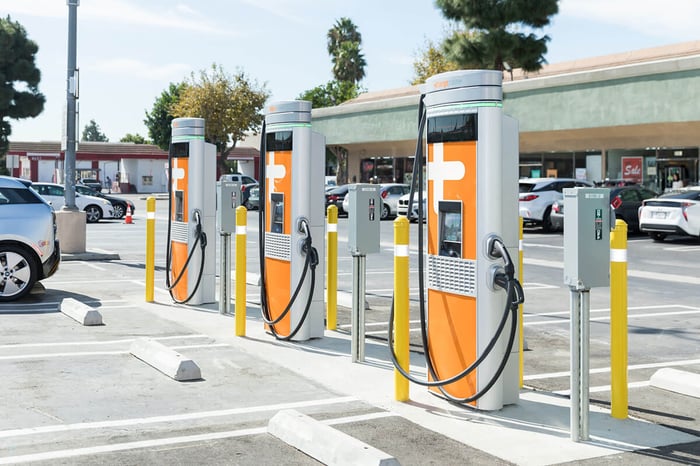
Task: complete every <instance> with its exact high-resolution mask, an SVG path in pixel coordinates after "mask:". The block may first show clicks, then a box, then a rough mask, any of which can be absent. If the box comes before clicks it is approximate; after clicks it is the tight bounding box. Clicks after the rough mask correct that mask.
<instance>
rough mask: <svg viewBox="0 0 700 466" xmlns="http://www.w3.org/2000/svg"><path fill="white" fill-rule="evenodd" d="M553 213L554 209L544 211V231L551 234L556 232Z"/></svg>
mask: <svg viewBox="0 0 700 466" xmlns="http://www.w3.org/2000/svg"><path fill="white" fill-rule="evenodd" d="M551 213H552V208H551V207H547V210H545V211H544V215H543V216H542V231H544V232H546V233H549V232H550V231H552V230H554V226H553V225H552V218H551V216H550V214H551Z"/></svg>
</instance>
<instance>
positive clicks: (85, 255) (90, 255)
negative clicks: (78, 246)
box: [61, 251, 121, 262]
mask: <svg viewBox="0 0 700 466" xmlns="http://www.w3.org/2000/svg"><path fill="white" fill-rule="evenodd" d="M120 259H121V258H120V257H119V254H117V253H115V252H108V251H85V252H69V253H65V252H62V253H61V261H62V262H70V261H118V260H120Z"/></svg>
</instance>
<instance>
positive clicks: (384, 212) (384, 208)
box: [382, 204, 391, 220]
mask: <svg viewBox="0 0 700 466" xmlns="http://www.w3.org/2000/svg"><path fill="white" fill-rule="evenodd" d="M390 213H391V210H390V209H389V206H388V205H386V204H382V220H386V219H387V218H389V214H390Z"/></svg>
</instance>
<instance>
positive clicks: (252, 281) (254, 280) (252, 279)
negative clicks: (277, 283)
mask: <svg viewBox="0 0 700 466" xmlns="http://www.w3.org/2000/svg"><path fill="white" fill-rule="evenodd" d="M245 282H246V284H247V285H255V286H260V274H259V273H253V272H246V274H245Z"/></svg>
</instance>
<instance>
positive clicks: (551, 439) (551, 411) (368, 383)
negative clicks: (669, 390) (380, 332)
mask: <svg viewBox="0 0 700 466" xmlns="http://www.w3.org/2000/svg"><path fill="white" fill-rule="evenodd" d="M163 304H164V303H161V304H143V303H141V304H139V306H140V307H141V308H143V309H147V310H149V311H150V312H153V313H155V314H157V315H158V316H159V317H161V318H163V319H168V320H172V321H175V322H178V323H180V324H182V325H185V326H187V327H189V328H191V329H193V330H195V331H198V332H202V333H206V334H207V335H210V336H211V337H214V338H216V340H217V341H221V342H225V343H228V344H230V345H232V347H234V348H236V349H238V350H240V351H242V352H245V353H248V354H251V355H255V356H256V357H258V358H260V359H261V360H263V361H267V362H268V363H269V364H270V365H272V366H275V365H281V366H283V367H285V368H287V369H289V370H291V371H293V372H294V373H296V374H298V375H300V376H303V377H305V378H308V379H309V380H312V381H314V382H317V383H319V384H322V385H323V386H324V387H326V388H328V389H331V390H334V391H336V392H338V393H339V394H344V395H350V396H354V397H357V398H358V399H360V400H362V401H364V402H366V403H368V404H370V405H372V406H375V407H377V408H381V409H384V410H387V411H389V412H391V413H393V414H395V415H398V416H400V417H402V418H404V419H406V420H408V421H410V422H412V423H415V424H417V425H418V426H421V427H423V428H425V429H429V430H430V431H434V432H436V433H438V434H441V436H444V437H443V438H444V439H452V440H454V441H457V442H459V443H460V444H463V445H466V446H469V447H471V448H474V449H477V450H480V451H482V452H484V453H485V454H486V455H489V456H492V457H493V458H492V460H493V461H497V459H500V460H502V461H506V462H511V463H515V464H524V465H527V464H533V465H535V464H538V465H539V464H557V463H566V462H582V461H585V460H589V461H591V462H592V463H596V462H598V461H601V462H602V463H605V464H607V461H608V460H612V459H613V458H612V456H614V455H617V456H615V458H616V459H617V461H620V460H622V462H623V463H628V462H636V461H639V457H638V455H636V454H634V453H631V452H635V451H639V450H645V449H654V450H650V451H648V452H646V453H645V452H641V454H642V455H646V456H654V457H657V458H658V457H661V458H664V457H665V458H666V459H668V460H671V461H674V460H675V461H678V460H680V461H683V462H689V463H691V464H692V463H693V462H698V461H700V453H699V452H700V438H699V437H697V436H695V435H691V434H687V433H683V432H679V431H677V430H674V429H670V428H667V427H663V426H661V425H657V424H653V423H649V422H646V421H643V420H638V419H627V420H616V419H613V418H612V417H610V415H609V412H608V411H607V410H605V409H603V408H600V407H596V406H593V405H591V411H590V434H591V440H590V441H588V442H580V443H576V442H572V441H571V440H570V434H569V400H568V398H565V397H562V396H557V395H554V394H552V393H548V392H538V391H533V390H522V391H521V393H520V402H519V403H518V404H517V405H512V406H507V407H505V408H504V409H502V410H500V411H497V412H478V411H475V410H472V409H470V408H465V407H462V406H456V405H453V404H450V403H448V402H446V401H444V400H443V399H441V398H438V397H436V396H433V395H431V394H430V393H428V391H427V390H426V389H425V388H423V387H420V386H416V385H411V388H410V398H411V401H410V402H407V403H400V402H396V401H394V395H393V394H394V387H393V380H394V376H393V366H392V365H391V362H390V360H389V359H388V354H387V350H386V346H385V344H383V343H382V342H377V341H373V340H367V343H366V355H367V358H366V361H365V363H362V364H353V363H351V362H350V338H349V336H348V335H346V334H342V333H338V332H330V331H327V332H326V333H325V337H324V338H322V339H317V340H312V341H309V342H303V343H284V342H278V341H275V340H274V339H273V338H272V337H271V336H270V335H268V334H267V333H265V332H264V330H263V325H262V322H261V321H260V319H259V318H255V317H254V316H257V315H259V309H257V308H253V307H252V306H249V308H248V320H247V336H246V337H244V338H238V337H234V336H233V326H234V321H233V319H232V318H231V317H230V316H222V315H220V314H218V312H217V311H216V307H215V305H207V306H197V307H194V308H189V307H185V306H170V305H168V306H163ZM197 310H198V311H200V312H197ZM202 311H204V312H202ZM421 359H422V356H421V355H418V354H412V366H411V370H412V372H414V373H415V374H416V375H417V376H419V377H420V376H422V375H423V374H425V368H424V365H423V362H422V361H421ZM691 442H694V443H692V444H691ZM680 444H689V445H685V446H684V447H681V448H680V450H683V448H685V449H686V450H687V451H686V453H682V451H681V453H680V454H679V453H678V451H676V450H678V449H676V448H673V449H670V450H668V451H667V453H666V454H663V452H664V451H665V450H664V449H663V447H664V446H668V445H680ZM426 447H427V446H426ZM442 447H446V445H440V444H437V445H430V446H429V448H431V449H435V450H436V451H437V450H440V448H442ZM619 455H622V458H620V457H619ZM631 455H634V456H631ZM627 456H629V458H627ZM483 459H485V458H482V460H483ZM489 461H491V460H489Z"/></svg>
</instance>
